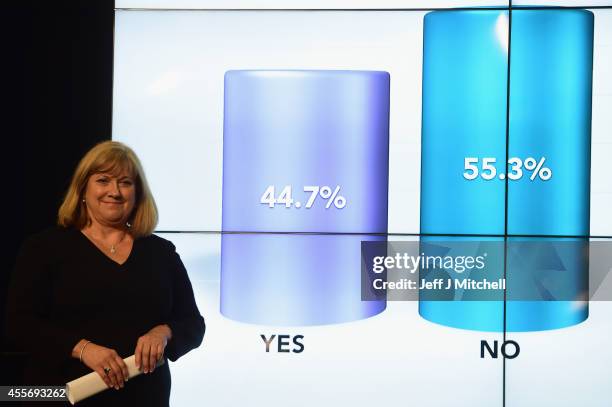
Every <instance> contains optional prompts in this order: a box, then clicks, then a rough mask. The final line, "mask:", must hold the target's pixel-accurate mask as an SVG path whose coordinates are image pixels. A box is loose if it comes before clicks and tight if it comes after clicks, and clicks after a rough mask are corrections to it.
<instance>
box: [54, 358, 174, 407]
mask: <svg viewBox="0 0 612 407" xmlns="http://www.w3.org/2000/svg"><path fill="white" fill-rule="evenodd" d="M123 361H124V362H125V364H126V365H127V368H128V377H129V378H130V379H131V378H132V377H136V376H138V375H140V374H142V372H141V371H140V370H138V368H137V367H136V355H132V356H129V357H127V358H125V359H123ZM164 363H165V358H161V360H160V361H159V362H157V367H159V366H161V365H163V364H164ZM128 384H129V381H128ZM107 389H109V387H108V386H107V385H106V383H104V380H102V378H101V377H100V375H99V374H98V373H97V372H91V373H89V374H86V375H85V376H81V377H79V378H78V379H74V380H72V381H70V382H68V383H66V395H67V396H68V401H70V403H71V404H73V405H74V403H77V402H79V401H81V400H84V399H86V398H88V397H91V396H93V395H94V394H98V393H100V392H102V391H104V390H107Z"/></svg>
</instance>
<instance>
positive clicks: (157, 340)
mask: <svg viewBox="0 0 612 407" xmlns="http://www.w3.org/2000/svg"><path fill="white" fill-rule="evenodd" d="M170 338H172V330H171V329H170V327H169V326H168V325H157V326H156V327H154V328H153V329H151V330H150V331H149V332H147V333H146V334H144V335H142V336H141V337H140V338H138V342H137V343H136V350H135V351H134V355H135V356H136V367H137V368H138V369H140V370H143V371H144V372H145V373H152V372H153V370H155V366H156V365H157V362H158V361H159V360H161V358H162V357H163V356H164V349H166V345H167V344H168V341H169V340H170ZM141 365H142V369H141Z"/></svg>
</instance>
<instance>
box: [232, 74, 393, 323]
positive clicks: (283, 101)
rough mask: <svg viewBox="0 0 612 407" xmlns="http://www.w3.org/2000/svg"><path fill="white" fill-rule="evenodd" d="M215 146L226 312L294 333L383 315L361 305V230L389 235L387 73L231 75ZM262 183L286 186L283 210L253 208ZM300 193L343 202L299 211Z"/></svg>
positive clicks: (320, 202)
mask: <svg viewBox="0 0 612 407" xmlns="http://www.w3.org/2000/svg"><path fill="white" fill-rule="evenodd" d="M223 143H224V144H223V221H222V228H223V231H224V232H225V234H224V235H223V237H222V242H221V248H222V259H221V312H222V313H223V315H225V316H227V317H228V318H231V319H234V320H237V321H242V322H249V323H255V324H266V325H282V326H294V325H318V324H331V323H340V322H346V321H352V320H356V319H361V318H367V317H369V316H372V315H376V314H377V313H379V312H382V311H383V310H384V308H385V306H386V302H385V301H384V300H382V301H373V302H362V301H361V264H360V258H361V243H360V242H361V240H366V239H367V237H366V236H360V235H359V234H366V233H380V234H386V233H387V207H388V205H387V196H388V171H389V74H388V73H386V72H377V71H228V72H227V73H226V75H225V105H224V134H223ZM270 186H274V188H275V195H276V196H277V197H278V195H279V194H280V193H281V191H282V190H283V189H284V188H285V187H286V186H291V187H292V199H293V200H294V202H293V203H292V204H290V207H286V206H285V205H284V204H278V203H277V204H275V206H274V207H269V205H266V204H262V203H260V199H261V198H262V195H263V194H264V192H265V191H266V190H267V189H268V188H269V187H270ZM306 186H318V187H330V189H331V190H334V191H336V189H339V191H338V192H337V196H341V197H343V198H344V199H345V205H344V204H343V203H340V204H339V205H337V206H339V207H337V206H336V203H338V202H336V201H334V199H332V198H330V199H329V200H326V199H324V197H322V196H320V195H319V196H318V197H317V198H316V199H315V202H314V204H313V205H312V207H311V208H307V207H306V204H307V201H308V199H309V197H310V193H308V192H304V187H306ZM297 202H299V207H298V205H297ZM343 205H344V206H343ZM227 232H266V233H270V232H290V233H314V234H313V235H304V236H299V235H283V234H252V235H243V234H227ZM316 233H355V234H357V235H352V236H333V235H329V236H326V235H316ZM371 239H374V240H380V239H383V240H384V239H385V238H383V237H371Z"/></svg>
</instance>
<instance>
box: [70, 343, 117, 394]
mask: <svg viewBox="0 0 612 407" xmlns="http://www.w3.org/2000/svg"><path fill="white" fill-rule="evenodd" d="M81 360H82V362H83V363H84V364H85V365H87V366H88V367H89V368H90V369H91V370H93V371H95V372H97V373H98V374H99V375H100V377H101V378H102V380H104V383H106V385H107V386H108V387H114V388H115V389H116V390H119V389H120V388H123V386H124V384H123V382H125V381H127V379H128V377H129V376H128V368H127V366H126V364H125V362H124V361H123V359H121V356H119V354H118V353H117V352H115V350H114V349H110V348H105V347H104V346H100V345H96V344H95V343H93V342H90V343H88V344H87V346H86V347H85V348H84V349H83V356H82V359H81ZM104 368H110V369H111V370H110V371H109V372H108V374H107V373H105V372H104Z"/></svg>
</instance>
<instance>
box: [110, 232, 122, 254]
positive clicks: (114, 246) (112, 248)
mask: <svg viewBox="0 0 612 407" xmlns="http://www.w3.org/2000/svg"><path fill="white" fill-rule="evenodd" d="M125 235H126V232H123V234H122V235H121V239H119V241H118V242H117V243H115V244H112V245H111V247H110V252H111V254H115V252H116V251H117V247H116V246H119V245H120V244H121V242H123V239H124V238H125Z"/></svg>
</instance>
